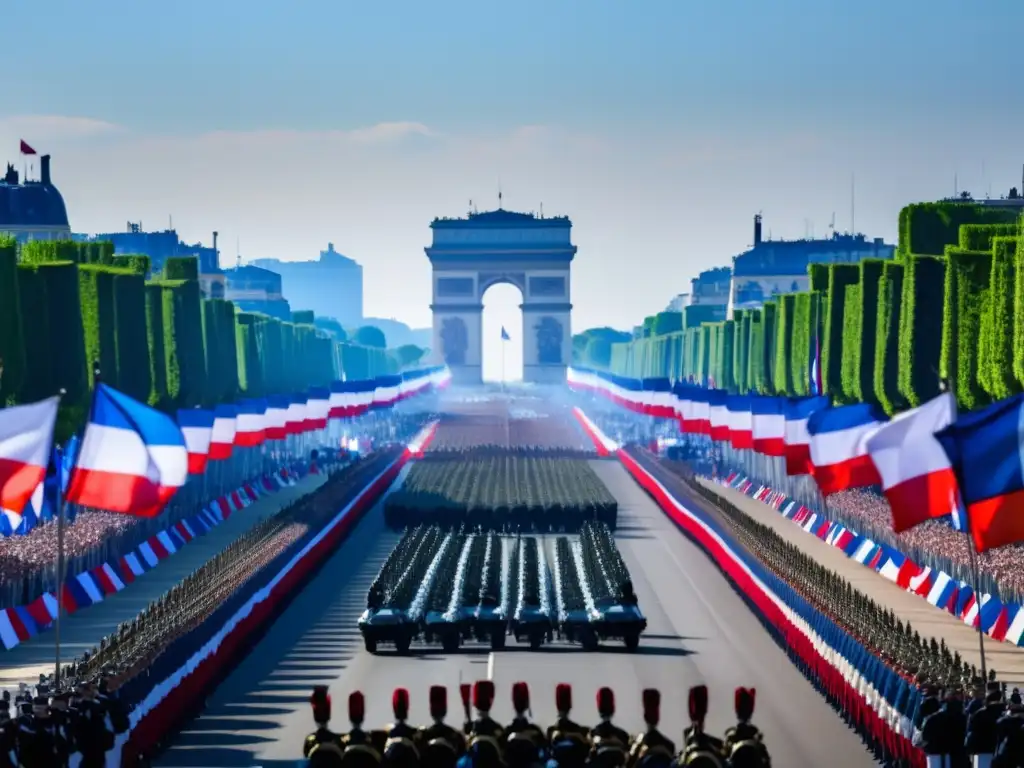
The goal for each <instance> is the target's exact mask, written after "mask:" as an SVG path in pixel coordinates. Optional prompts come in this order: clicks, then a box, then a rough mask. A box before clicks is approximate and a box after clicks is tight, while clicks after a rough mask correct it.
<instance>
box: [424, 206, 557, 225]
mask: <svg viewBox="0 0 1024 768" xmlns="http://www.w3.org/2000/svg"><path fill="white" fill-rule="evenodd" d="M571 226H572V222H571V221H570V220H569V217H568V216H547V217H545V216H543V215H541V216H537V215H536V214H533V213H519V212H517V211H506V210H505V209H504V208H498V210H496V211H481V212H479V213H478V212H476V211H473V212H471V213H468V214H466V215H465V216H463V217H448V216H443V217H438V218H436V219H434V220H433V221H432V222H431V223H430V228H431V229H456V228H457V229H476V228H491V227H493V228H496V229H497V228H505V227H531V228H541V227H571Z"/></svg>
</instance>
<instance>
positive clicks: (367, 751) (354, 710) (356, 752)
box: [341, 691, 386, 768]
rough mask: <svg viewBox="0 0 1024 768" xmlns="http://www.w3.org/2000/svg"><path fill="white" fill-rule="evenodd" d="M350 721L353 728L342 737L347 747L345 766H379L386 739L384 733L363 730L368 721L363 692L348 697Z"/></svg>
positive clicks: (349, 767) (353, 767) (355, 692)
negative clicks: (365, 722) (364, 723)
mask: <svg viewBox="0 0 1024 768" xmlns="http://www.w3.org/2000/svg"><path fill="white" fill-rule="evenodd" d="M348 719H349V722H350V723H351V724H352V728H351V729H350V730H349V732H348V733H346V734H344V735H343V736H342V737H341V742H342V744H343V745H344V747H345V752H344V765H345V766H346V767H347V768H363V767H364V766H372V767H375V766H377V765H379V764H380V762H381V754H382V753H383V751H384V743H385V741H386V739H385V738H384V733H383V731H376V732H375V731H364V730H363V722H364V721H365V720H366V698H365V697H364V696H363V693H362V691H352V693H350V694H349V695H348Z"/></svg>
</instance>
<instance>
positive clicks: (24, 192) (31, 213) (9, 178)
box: [0, 155, 71, 243]
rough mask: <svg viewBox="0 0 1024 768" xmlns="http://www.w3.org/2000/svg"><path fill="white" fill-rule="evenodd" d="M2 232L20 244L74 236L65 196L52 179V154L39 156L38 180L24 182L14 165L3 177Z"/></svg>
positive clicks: (0, 180)
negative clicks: (69, 223) (65, 204)
mask: <svg viewBox="0 0 1024 768" xmlns="http://www.w3.org/2000/svg"><path fill="white" fill-rule="evenodd" d="M0 234H5V235H12V236H13V237H14V238H15V239H16V240H17V241H18V242H19V243H25V242H28V241H29V240H67V239H69V238H70V237H71V227H70V226H69V225H68V211H67V208H66V207H65V206H64V198H63V197H62V196H61V194H60V191H59V190H58V189H57V187H55V186H54V185H53V181H52V180H51V178H50V156H49V155H43V156H42V157H40V158H39V180H38V181H28V180H27V179H26V180H25V181H22V180H21V178H20V176H19V174H18V172H17V171H16V170H15V168H14V166H13V165H10V164H8V165H7V173H5V174H4V176H3V177H2V178H0Z"/></svg>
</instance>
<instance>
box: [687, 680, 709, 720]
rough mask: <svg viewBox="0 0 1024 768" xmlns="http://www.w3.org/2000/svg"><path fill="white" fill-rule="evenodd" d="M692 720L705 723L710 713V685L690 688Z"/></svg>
mask: <svg viewBox="0 0 1024 768" xmlns="http://www.w3.org/2000/svg"><path fill="white" fill-rule="evenodd" d="M689 707H690V721H691V722H694V723H703V722H704V718H705V717H707V714H708V687H707V686H706V685H695V686H693V687H692V688H691V689H690V700H689Z"/></svg>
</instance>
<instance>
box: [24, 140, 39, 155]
mask: <svg viewBox="0 0 1024 768" xmlns="http://www.w3.org/2000/svg"><path fill="white" fill-rule="evenodd" d="M21 154H23V155H35V154H37V152H36V151H35V150H34V149H32V147H30V146H29V145H28V144H26V143H25V140H24V139H22V140H21Z"/></svg>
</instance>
